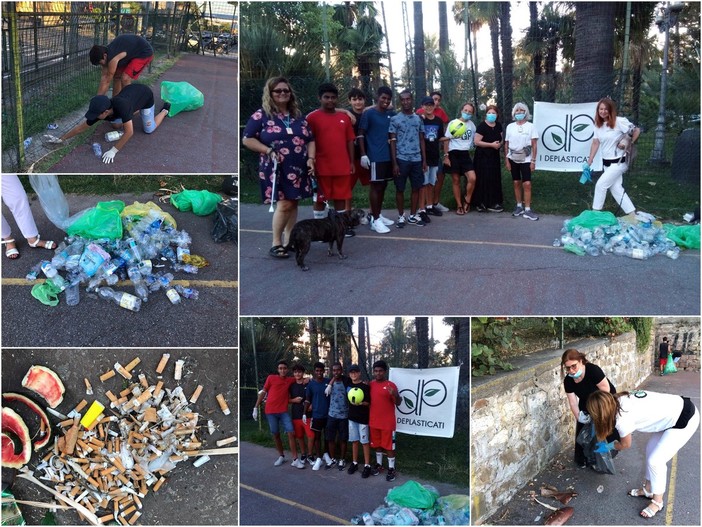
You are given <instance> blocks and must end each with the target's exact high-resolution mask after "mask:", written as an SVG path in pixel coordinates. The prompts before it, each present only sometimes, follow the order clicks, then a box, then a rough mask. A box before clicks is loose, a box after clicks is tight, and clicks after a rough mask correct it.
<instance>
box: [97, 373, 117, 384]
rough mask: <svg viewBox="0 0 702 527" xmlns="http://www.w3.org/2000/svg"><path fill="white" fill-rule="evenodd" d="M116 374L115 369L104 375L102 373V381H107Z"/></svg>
mask: <svg viewBox="0 0 702 527" xmlns="http://www.w3.org/2000/svg"><path fill="white" fill-rule="evenodd" d="M114 376H115V370H110V371H108V372H105V373H103V374H102V375H100V380H101V381H102V382H105V381H106V380H107V379H111V378H112V377H114Z"/></svg>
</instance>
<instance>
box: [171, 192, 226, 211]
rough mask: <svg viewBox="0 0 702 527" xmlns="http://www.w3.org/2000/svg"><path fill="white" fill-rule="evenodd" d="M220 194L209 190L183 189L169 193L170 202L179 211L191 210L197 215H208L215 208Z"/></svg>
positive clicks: (220, 197)
mask: <svg viewBox="0 0 702 527" xmlns="http://www.w3.org/2000/svg"><path fill="white" fill-rule="evenodd" d="M220 201H222V196H220V195H219V194H215V193H214V192H210V191H209V190H184V191H183V192H179V193H178V194H173V195H171V204H172V205H173V206H174V207H175V208H176V209H178V210H179V211H181V212H186V211H189V210H192V211H193V212H194V213H195V214H197V215H198V216H208V215H210V214H212V213H213V212H214V211H215V209H216V208H217V203H219V202H220Z"/></svg>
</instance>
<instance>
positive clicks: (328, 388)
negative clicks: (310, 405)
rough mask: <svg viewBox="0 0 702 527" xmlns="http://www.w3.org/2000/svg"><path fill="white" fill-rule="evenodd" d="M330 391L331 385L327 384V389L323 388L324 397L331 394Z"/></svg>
mask: <svg viewBox="0 0 702 527" xmlns="http://www.w3.org/2000/svg"><path fill="white" fill-rule="evenodd" d="M331 391H332V385H331V383H329V384H327V387H326V388H324V395H326V396H327V397H329V395H330V394H331Z"/></svg>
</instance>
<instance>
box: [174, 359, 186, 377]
mask: <svg viewBox="0 0 702 527" xmlns="http://www.w3.org/2000/svg"><path fill="white" fill-rule="evenodd" d="M183 364H185V361H184V360H183V359H178V360H177V361H176V363H175V375H174V376H173V378H174V379H175V380H176V381H179V380H180V379H181V378H182V377H183Z"/></svg>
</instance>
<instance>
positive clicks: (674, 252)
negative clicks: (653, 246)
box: [665, 247, 680, 260]
mask: <svg viewBox="0 0 702 527" xmlns="http://www.w3.org/2000/svg"><path fill="white" fill-rule="evenodd" d="M665 255H666V256H667V257H668V258H670V259H671V260H677V259H678V257H679V256H680V249H679V248H678V247H673V248H671V249H668V250H667V251H666V252H665Z"/></svg>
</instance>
